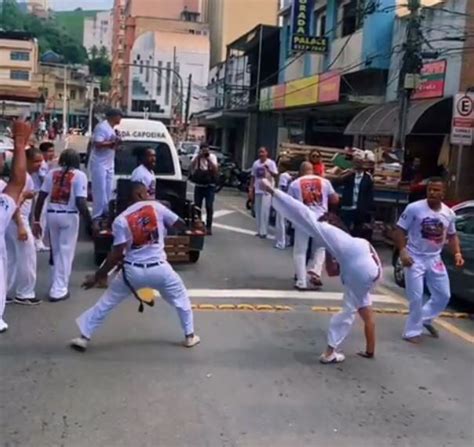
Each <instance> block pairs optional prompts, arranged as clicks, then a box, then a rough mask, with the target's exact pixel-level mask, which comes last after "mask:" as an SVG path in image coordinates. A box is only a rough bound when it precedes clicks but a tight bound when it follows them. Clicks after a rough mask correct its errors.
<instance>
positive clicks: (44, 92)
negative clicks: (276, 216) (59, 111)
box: [39, 87, 49, 98]
mask: <svg viewBox="0 0 474 447" xmlns="http://www.w3.org/2000/svg"><path fill="white" fill-rule="evenodd" d="M39 91H40V94H41V95H42V96H43V97H44V98H47V97H48V94H49V91H48V89H47V88H46V87H40V89H39Z"/></svg>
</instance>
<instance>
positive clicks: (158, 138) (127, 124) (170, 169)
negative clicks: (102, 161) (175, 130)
mask: <svg viewBox="0 0 474 447" xmlns="http://www.w3.org/2000/svg"><path fill="white" fill-rule="evenodd" d="M115 129H116V131H117V133H118V134H119V135H120V138H121V139H122V144H121V145H120V148H119V149H118V150H117V153H116V155H115V175H116V177H117V178H127V177H130V175H131V174H132V171H133V170H134V169H135V168H136V166H137V163H138V159H137V154H138V153H139V152H140V151H141V150H143V149H146V148H153V149H155V152H156V167H155V174H156V177H157V178H163V179H169V180H182V179H183V176H182V173H181V168H180V165H179V157H178V151H177V150H176V147H175V145H174V142H173V139H172V138H171V135H170V133H169V132H168V129H167V128H166V126H165V125H164V124H163V123H162V122H160V121H151V120H141V119H133V118H124V119H122V121H121V122H120V124H119V125H118V126H117V127H116V128H115Z"/></svg>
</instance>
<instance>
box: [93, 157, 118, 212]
mask: <svg viewBox="0 0 474 447" xmlns="http://www.w3.org/2000/svg"><path fill="white" fill-rule="evenodd" d="M90 172H91V187H92V218H93V219H96V218H98V217H101V216H103V215H106V214H108V212H109V202H110V201H111V200H112V188H113V180H114V167H113V166H111V167H108V168H105V167H103V166H102V165H100V164H99V163H97V162H95V163H94V162H92V163H91V167H90Z"/></svg>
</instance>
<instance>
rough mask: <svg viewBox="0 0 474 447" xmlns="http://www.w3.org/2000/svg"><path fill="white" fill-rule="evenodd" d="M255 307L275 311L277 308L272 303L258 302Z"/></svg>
mask: <svg viewBox="0 0 474 447" xmlns="http://www.w3.org/2000/svg"><path fill="white" fill-rule="evenodd" d="M255 309H257V310H266V311H274V310H275V308H274V307H273V306H271V305H270V304H257V305H256V306H255Z"/></svg>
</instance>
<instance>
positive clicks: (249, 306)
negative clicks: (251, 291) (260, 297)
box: [237, 304, 255, 310]
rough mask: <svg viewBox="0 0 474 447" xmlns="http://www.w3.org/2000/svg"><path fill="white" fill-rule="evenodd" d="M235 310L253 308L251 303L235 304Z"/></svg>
mask: <svg viewBox="0 0 474 447" xmlns="http://www.w3.org/2000/svg"><path fill="white" fill-rule="evenodd" d="M237 310H255V307H254V306H252V305H251V304H237Z"/></svg>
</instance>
